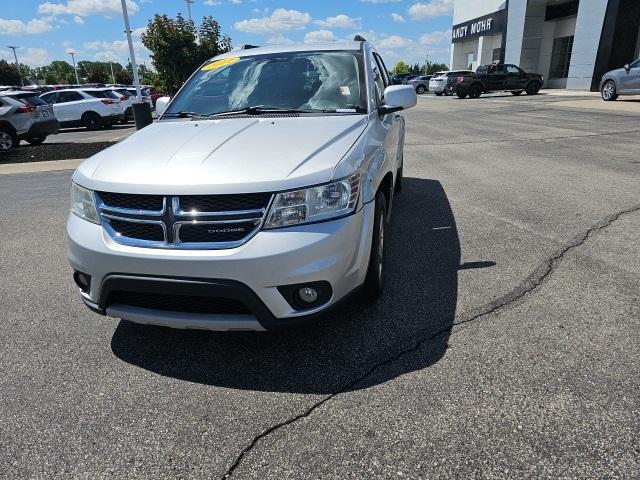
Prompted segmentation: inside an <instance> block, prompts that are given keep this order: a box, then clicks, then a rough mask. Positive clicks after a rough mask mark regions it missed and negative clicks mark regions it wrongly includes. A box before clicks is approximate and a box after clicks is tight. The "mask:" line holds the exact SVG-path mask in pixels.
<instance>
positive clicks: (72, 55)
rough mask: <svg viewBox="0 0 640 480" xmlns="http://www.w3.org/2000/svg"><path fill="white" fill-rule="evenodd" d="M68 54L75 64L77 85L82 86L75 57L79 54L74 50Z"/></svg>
mask: <svg viewBox="0 0 640 480" xmlns="http://www.w3.org/2000/svg"><path fill="white" fill-rule="evenodd" d="M67 53H68V54H69V55H71V61H72V62H73V71H74V72H75V74H76V85H80V79H79V78H78V69H77V68H76V57H75V54H76V53H77V52H74V51H73V50H70V51H68V52H67Z"/></svg>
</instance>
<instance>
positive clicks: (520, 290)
mask: <svg viewBox="0 0 640 480" xmlns="http://www.w3.org/2000/svg"><path fill="white" fill-rule="evenodd" d="M638 211H640V204H639V205H635V206H633V207H629V208H626V209H624V210H619V211H617V212H616V213H614V214H612V215H609V216H607V217H605V218H604V219H602V220H600V221H599V222H598V223H596V224H594V225H592V226H591V227H589V228H588V229H587V230H585V231H584V232H583V233H582V234H580V235H577V236H575V237H573V238H572V239H571V240H570V241H569V243H567V244H566V245H565V246H563V247H562V248H561V249H559V250H558V251H556V252H555V253H554V254H553V255H551V256H550V257H548V258H547V259H546V260H545V261H544V262H542V263H541V264H540V265H539V266H538V268H536V269H535V270H534V271H533V272H532V273H531V274H530V275H529V276H528V277H527V278H525V279H524V280H523V281H522V282H521V283H520V284H519V285H517V286H516V287H515V288H513V289H512V290H511V291H510V292H508V293H507V294H505V295H503V296H502V297H500V298H498V299H496V300H494V301H493V302H489V303H487V304H485V305H483V306H482V307H480V308H479V309H477V310H475V312H473V311H472V312H470V313H469V314H467V315H466V318H462V319H460V320H458V321H457V322H453V323H452V324H451V325H450V326H448V327H446V328H443V329H442V330H440V331H438V332H435V333H433V334H431V335H429V336H427V337H423V338H419V339H418V340H415V341H414V342H413V344H412V345H410V346H408V347H406V348H404V349H401V350H400V351H398V352H397V353H395V354H394V355H392V356H390V357H388V358H386V359H384V360H382V361H380V362H378V363H375V364H373V365H372V366H371V367H369V368H368V369H367V370H366V371H365V372H364V373H362V374H360V375H359V376H358V377H356V378H355V379H354V380H352V381H351V382H349V383H347V384H346V385H344V386H343V387H342V388H340V389H339V390H336V391H335V392H333V393H331V394H329V395H327V396H325V397H324V398H322V399H321V400H320V401H318V402H316V403H314V404H312V405H311V406H309V407H308V408H307V409H306V410H305V411H303V412H302V413H299V414H297V415H295V416H293V417H291V418H288V419H286V420H284V421H282V422H278V423H276V424H274V425H272V426H270V427H269V428H267V429H265V430H263V431H262V432H261V433H259V434H258V435H256V436H255V437H254V438H253V439H252V441H251V442H250V443H249V444H248V445H247V446H246V447H244V448H243V449H242V451H241V452H240V453H239V454H238V456H237V457H236V459H235V460H234V462H233V463H232V464H231V466H230V467H229V468H228V469H227V471H226V472H225V474H224V475H223V476H222V477H221V478H222V479H226V478H229V477H231V476H232V475H233V473H234V471H235V470H236V469H237V468H238V467H239V466H240V463H241V462H242V460H243V459H244V458H245V456H246V455H247V454H248V453H249V452H250V451H251V450H253V448H254V447H255V446H256V445H257V444H258V442H259V441H260V440H262V439H263V438H265V437H267V436H268V435H270V434H271V433H273V432H275V431H276V430H279V429H280V428H282V427H286V426H287V425H291V424H293V423H295V422H297V421H298V420H300V419H302V418H306V417H308V416H310V415H311V414H312V413H313V412H314V411H315V410H317V409H318V408H320V407H321V406H322V405H324V404H325V403H326V402H328V401H329V400H331V399H332V398H334V397H336V396H338V395H340V394H341V393H344V392H346V391H348V390H350V389H352V388H354V387H355V386H356V385H357V384H359V383H360V382H362V381H363V380H365V379H366V378H367V377H369V376H370V375H371V374H372V373H374V372H375V371H376V370H378V369H381V368H383V367H385V366H387V365H390V364H392V363H393V362H395V361H396V360H399V359H400V358H402V357H404V356H406V355H408V354H411V353H414V352H417V351H418V350H420V348H422V346H423V345H424V344H426V343H427V342H429V341H431V340H434V339H436V338H438V337H439V336H441V335H443V334H446V333H449V332H451V331H452V330H453V328H454V327H456V326H459V325H464V324H468V323H471V322H473V321H475V320H478V319H479V318H481V317H484V316H487V315H490V314H492V313H495V312H496V311H498V310H501V309H503V308H505V307H507V306H509V305H511V304H513V303H514V302H516V301H518V300H520V299H521V298H523V297H525V296H526V295H528V294H530V293H532V292H534V291H535V290H536V289H537V288H538V287H540V286H541V285H542V284H543V283H544V281H545V280H546V279H547V278H548V277H549V276H550V275H551V274H552V273H553V272H554V271H555V270H556V268H557V266H558V263H559V262H560V261H561V260H562V258H563V257H564V256H565V255H566V254H567V253H569V252H570V251H571V250H574V249H576V248H578V247H580V246H582V245H583V244H584V243H585V242H586V241H587V240H588V239H589V238H590V237H591V236H592V235H593V234H595V233H597V232H600V231H602V230H604V229H605V228H607V227H609V226H611V225H612V224H613V223H614V222H616V221H617V220H618V219H619V218H620V217H622V216H624V215H628V214H631V213H635V212H638ZM452 334H453V333H452Z"/></svg>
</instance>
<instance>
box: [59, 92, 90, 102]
mask: <svg viewBox="0 0 640 480" xmlns="http://www.w3.org/2000/svg"><path fill="white" fill-rule="evenodd" d="M78 100H84V98H83V96H82V95H80V94H79V93H78V92H58V103H65V102H75V101H78Z"/></svg>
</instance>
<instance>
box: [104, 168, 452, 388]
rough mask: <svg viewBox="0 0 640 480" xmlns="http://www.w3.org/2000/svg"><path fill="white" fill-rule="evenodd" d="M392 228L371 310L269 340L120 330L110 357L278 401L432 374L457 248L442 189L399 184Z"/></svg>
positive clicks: (338, 314)
mask: <svg viewBox="0 0 640 480" xmlns="http://www.w3.org/2000/svg"><path fill="white" fill-rule="evenodd" d="M391 223H392V225H391V235H390V236H389V237H390V238H389V239H388V242H389V243H388V264H387V284H386V290H385V292H384V295H383V297H382V299H380V300H379V301H378V302H376V303H373V304H366V303H364V301H362V300H356V301H353V302H349V303H347V304H345V306H344V307H342V308H340V309H338V310H336V311H334V312H333V313H332V314H331V315H329V316H328V317H327V319H326V320H325V321H323V322H321V323H318V324H315V325H310V326H308V327H305V328H298V329H293V330H287V331H282V332H275V333H215V332H202V331H183V330H173V329H168V328H162V327H150V326H141V325H136V324H133V323H130V322H126V321H121V322H120V323H119V325H118V327H117V329H116V330H115V332H114V335H113V338H112V341H111V349H112V351H113V353H114V354H115V355H116V356H117V357H118V358H120V359H121V360H123V361H125V362H128V363H130V364H133V365H136V366H138V367H140V368H144V369H147V370H149V371H152V372H155V373H158V374H160V375H165V376H169V377H173V378H178V379H182V380H188V381H190V382H197V383H202V384H207V385H215V386H220V387H228V388H235V389H243V390H259V391H275V392H297V393H330V392H334V391H337V390H340V389H343V388H345V386H350V387H349V388H353V389H360V388H365V387H366V386H369V385H371V384H374V383H375V384H377V383H382V382H385V381H387V380H390V379H392V378H395V377H397V376H399V375H402V374H404V373H407V372H410V371H414V370H418V369H422V368H425V367H428V366H429V365H432V364H433V363H435V362H437V361H438V360H439V359H440V358H442V356H443V355H444V353H445V351H446V348H447V341H448V337H449V333H450V329H451V327H452V324H453V321H454V317H455V312H456V301H457V292H458V269H459V268H460V242H459V239H458V233H457V230H456V224H455V219H454V217H453V213H452V211H451V206H450V205H449V201H448V199H447V195H446V193H445V191H444V189H443V188H442V185H441V184H440V183H439V182H437V181H434V180H423V179H417V178H405V179H404V181H403V192H402V194H401V195H399V196H397V197H396V199H395V200H394V207H393V218H392V221H391ZM432 337H434V338H433V339H432V341H429V342H426V343H424V345H422V347H421V353H420V354H419V355H407V356H405V357H403V358H402V359H400V360H399V361H398V362H395V363H394V364H393V368H381V369H378V370H377V371H376V375H375V377H374V376H370V377H369V378H367V379H366V380H365V381H363V382H360V383H358V384H356V385H352V382H353V380H354V379H356V378H358V377H359V376H360V375H362V374H363V373H364V372H367V371H368V370H370V369H371V368H372V367H373V366H374V365H377V364H382V363H384V362H385V361H386V360H387V359H389V358H391V357H393V356H394V355H397V354H398V353H399V352H400V351H402V350H405V349H408V348H411V347H412V346H414V345H415V344H416V342H417V341H418V340H420V339H426V338H432Z"/></svg>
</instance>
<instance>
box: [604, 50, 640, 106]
mask: <svg viewBox="0 0 640 480" xmlns="http://www.w3.org/2000/svg"><path fill="white" fill-rule="evenodd" d="M600 93H601V94H602V99H603V100H604V101H605V102H610V101H612V100H615V99H616V98H618V95H638V94H640V59H638V60H636V61H635V62H633V63H632V64H630V65H629V64H626V65H625V66H624V67H623V68H616V69H615V70H611V71H610V72H607V73H605V74H604V75H603V76H602V80H600Z"/></svg>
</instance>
